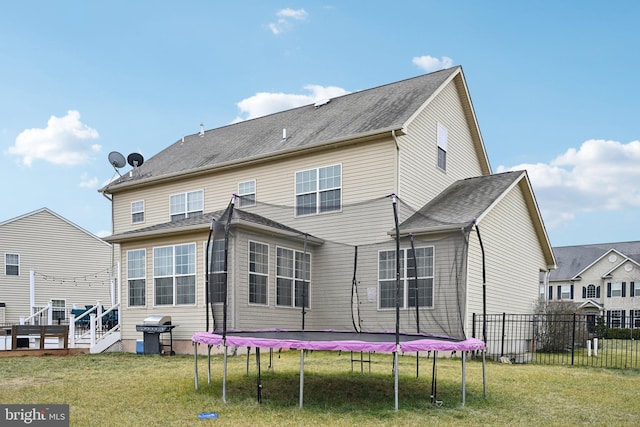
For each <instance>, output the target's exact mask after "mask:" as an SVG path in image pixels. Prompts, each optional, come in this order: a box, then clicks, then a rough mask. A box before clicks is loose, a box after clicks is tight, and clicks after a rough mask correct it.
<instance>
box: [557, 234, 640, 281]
mask: <svg viewBox="0 0 640 427" xmlns="http://www.w3.org/2000/svg"><path fill="white" fill-rule="evenodd" d="M612 249H615V250H617V251H618V252H620V253H621V254H623V255H625V256H627V257H629V258H631V259H632V260H633V261H635V262H638V263H640V242H639V241H635V242H621V243H598V244H592V245H578V246H560V247H554V248H553V253H554V254H555V256H556V261H557V264H558V268H557V269H556V270H552V271H551V274H550V275H549V280H550V281H561V280H571V279H572V278H574V277H575V276H576V275H577V274H580V272H582V271H583V270H584V269H585V268H587V267H588V266H590V265H591V264H593V262H594V261H596V260H597V259H598V258H600V257H601V256H603V255H604V254H606V253H607V252H609V251H611V250H612Z"/></svg>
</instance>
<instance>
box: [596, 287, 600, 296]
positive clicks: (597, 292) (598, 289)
mask: <svg viewBox="0 0 640 427" xmlns="http://www.w3.org/2000/svg"><path fill="white" fill-rule="evenodd" d="M596 298H600V286H598V287H597V288H596Z"/></svg>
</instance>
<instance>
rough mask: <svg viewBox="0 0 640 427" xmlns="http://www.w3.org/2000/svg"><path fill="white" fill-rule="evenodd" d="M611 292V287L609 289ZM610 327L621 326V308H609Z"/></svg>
mask: <svg viewBox="0 0 640 427" xmlns="http://www.w3.org/2000/svg"><path fill="white" fill-rule="evenodd" d="M611 291H612V292H613V289H611ZM610 327H612V328H622V327H624V325H623V324H622V310H611V326H610Z"/></svg>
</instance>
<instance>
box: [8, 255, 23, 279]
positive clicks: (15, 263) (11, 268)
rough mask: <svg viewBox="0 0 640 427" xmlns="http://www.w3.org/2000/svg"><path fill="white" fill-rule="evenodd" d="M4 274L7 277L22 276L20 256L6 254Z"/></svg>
mask: <svg viewBox="0 0 640 427" xmlns="http://www.w3.org/2000/svg"><path fill="white" fill-rule="evenodd" d="M4 274H5V275H6V276H19V275H20V255H19V254H4Z"/></svg>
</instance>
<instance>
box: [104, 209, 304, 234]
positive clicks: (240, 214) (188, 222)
mask: <svg viewBox="0 0 640 427" xmlns="http://www.w3.org/2000/svg"><path fill="white" fill-rule="evenodd" d="M225 212H226V209H224V210H218V211H215V212H211V213H208V214H204V215H200V216H196V217H191V218H185V219H181V220H177V221H171V222H165V223H162V224H155V225H151V226H149V227H143V228H138V229H136V230H131V231H126V232H124V233H120V234H114V235H111V236H108V237H106V238H105V239H104V240H106V241H108V242H119V241H123V240H128V239H132V238H136V237H141V236H147V235H150V234H159V233H162V234H166V233H171V232H184V231H191V230H205V229H207V228H209V226H210V225H211V219H212V218H214V219H215V220H216V221H220V220H224V219H226V216H225ZM233 218H234V220H240V221H243V222H246V223H251V224H255V225H257V226H262V227H268V228H271V229H273V230H274V231H276V232H277V231H280V232H283V233H287V234H297V235H299V236H304V235H305V233H303V232H301V231H298V230H296V229H295V228H291V227H289V226H287V225H284V224H281V223H279V222H276V221H273V220H270V219H269V218H265V217H263V216H261V215H257V214H254V213H250V212H247V211H243V210H241V209H234V210H233ZM232 224H233V221H232ZM314 239H315V238H314Z"/></svg>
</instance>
